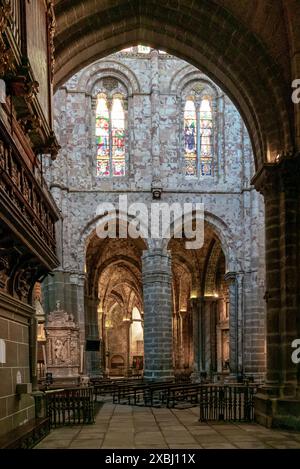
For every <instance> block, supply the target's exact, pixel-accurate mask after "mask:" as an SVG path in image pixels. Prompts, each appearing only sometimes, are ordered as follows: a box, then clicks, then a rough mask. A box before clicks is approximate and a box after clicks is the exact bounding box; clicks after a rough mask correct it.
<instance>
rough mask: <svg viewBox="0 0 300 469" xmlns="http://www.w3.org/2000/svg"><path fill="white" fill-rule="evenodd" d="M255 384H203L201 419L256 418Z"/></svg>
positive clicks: (232, 419)
mask: <svg viewBox="0 0 300 469" xmlns="http://www.w3.org/2000/svg"><path fill="white" fill-rule="evenodd" d="M255 393H256V386H255V385H234V384H232V385H224V386H219V385H202V386H201V387H200V395H199V402H200V421H207V420H220V421H239V422H241V421H252V420H254V395H255Z"/></svg>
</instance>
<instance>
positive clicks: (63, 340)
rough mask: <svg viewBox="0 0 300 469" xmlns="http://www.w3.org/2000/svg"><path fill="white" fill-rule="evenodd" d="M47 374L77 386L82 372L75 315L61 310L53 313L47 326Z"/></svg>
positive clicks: (49, 316)
mask: <svg viewBox="0 0 300 469" xmlns="http://www.w3.org/2000/svg"><path fill="white" fill-rule="evenodd" d="M45 333H46V356H47V372H50V373H52V376H53V378H54V380H56V382H57V381H59V382H61V383H62V384H63V383H67V382H68V383H70V384H71V383H74V384H77V382H78V379H79V370H80V343H79V327H78V326H77V325H76V323H75V321H74V316H73V314H69V313H67V312H66V311H64V310H63V309H60V304H59V302H57V305H56V310H55V311H52V312H51V313H50V314H49V315H48V317H47V322H46V326H45Z"/></svg>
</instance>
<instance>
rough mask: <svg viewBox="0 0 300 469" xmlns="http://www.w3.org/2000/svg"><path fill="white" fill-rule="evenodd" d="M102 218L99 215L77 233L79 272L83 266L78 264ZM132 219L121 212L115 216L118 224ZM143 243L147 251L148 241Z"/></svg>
mask: <svg viewBox="0 0 300 469" xmlns="http://www.w3.org/2000/svg"><path fill="white" fill-rule="evenodd" d="M102 218H103V217H102V216H101V215H100V216H96V217H94V218H93V219H92V220H90V221H89V222H88V223H87V224H86V225H85V226H84V228H83V229H82V230H81V231H80V233H79V239H78V248H77V265H78V270H79V271H84V265H83V264H82V263H81V264H80V260H83V261H84V259H85V255H86V250H87V247H88V245H89V242H90V241H91V239H92V238H93V236H95V233H96V228H97V225H98V223H99V222H100V221H101V219H102ZM132 218H133V217H131V216H130V215H128V214H123V213H121V212H120V213H117V216H116V219H117V221H118V222H120V221H121V222H123V223H126V222H127V221H128V220H131V219H132ZM113 219H114V217H108V218H106V220H107V221H108V220H113ZM143 243H144V246H145V247H144V249H145V250H147V249H149V240H148V239H145V238H143Z"/></svg>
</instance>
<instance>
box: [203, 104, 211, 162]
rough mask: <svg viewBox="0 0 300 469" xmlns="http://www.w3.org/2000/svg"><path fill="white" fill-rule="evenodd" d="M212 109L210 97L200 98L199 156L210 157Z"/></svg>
mask: <svg viewBox="0 0 300 469" xmlns="http://www.w3.org/2000/svg"><path fill="white" fill-rule="evenodd" d="M212 127H213V125H212V109H211V101H210V99H207V98H205V99H202V101H201V105H200V137H201V142H200V158H211V157H212Z"/></svg>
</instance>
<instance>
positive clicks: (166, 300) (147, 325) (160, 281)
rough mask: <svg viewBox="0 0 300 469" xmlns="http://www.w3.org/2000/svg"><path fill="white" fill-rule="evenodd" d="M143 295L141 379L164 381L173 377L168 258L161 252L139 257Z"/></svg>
mask: <svg viewBox="0 0 300 469" xmlns="http://www.w3.org/2000/svg"><path fill="white" fill-rule="evenodd" d="M142 270H143V294H144V353H145V369H144V377H145V379H147V380H165V379H168V378H172V377H173V376H174V371H173V366H172V348H173V341H172V270H171V255H170V253H166V252H163V251H162V250H161V249H154V250H153V251H145V252H144V254H143V256H142Z"/></svg>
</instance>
